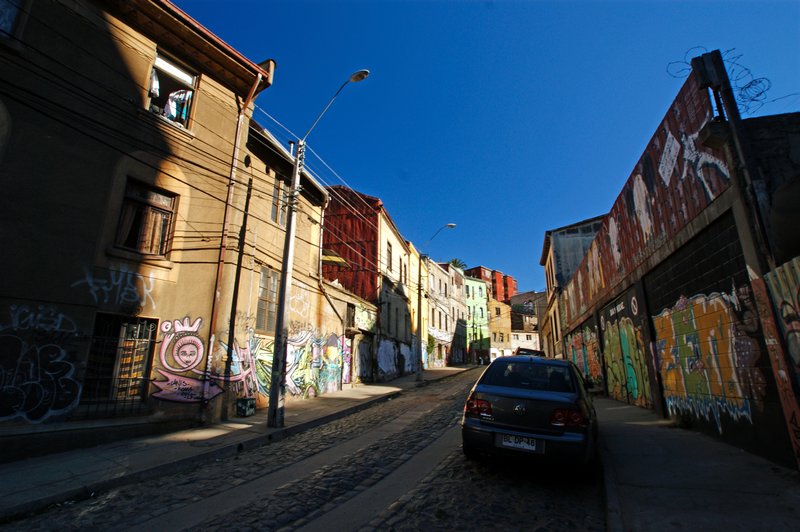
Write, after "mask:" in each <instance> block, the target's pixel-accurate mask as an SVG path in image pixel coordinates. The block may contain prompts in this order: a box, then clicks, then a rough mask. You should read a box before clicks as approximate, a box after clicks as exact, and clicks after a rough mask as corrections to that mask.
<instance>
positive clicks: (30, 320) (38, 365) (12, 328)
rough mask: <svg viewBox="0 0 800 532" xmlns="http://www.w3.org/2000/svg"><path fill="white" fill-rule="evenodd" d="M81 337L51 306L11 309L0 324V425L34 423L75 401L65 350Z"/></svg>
mask: <svg viewBox="0 0 800 532" xmlns="http://www.w3.org/2000/svg"><path fill="white" fill-rule="evenodd" d="M79 336H81V334H80V332H79V331H78V328H77V327H76V325H75V322H74V321H73V320H72V319H71V318H70V317H69V316H67V315H65V314H63V313H62V312H60V311H59V310H58V309H57V308H56V307H54V306H45V305H40V306H37V307H29V306H27V305H11V306H10V307H9V311H8V321H4V322H0V420H11V419H23V420H25V421H29V422H33V423H38V422H41V421H44V420H46V419H48V418H50V417H52V416H56V415H59V414H64V413H66V412H69V411H70V410H71V409H73V408H74V407H75V406H77V404H78V402H79V400H80V393H81V385H80V383H79V382H78V381H77V380H76V379H75V366H74V360H72V357H70V355H69V351H68V350H69V349H70V347H71V346H72V345H74V344H75V342H76V340H77V338H78V337H79Z"/></svg>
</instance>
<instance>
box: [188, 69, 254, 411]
mask: <svg viewBox="0 0 800 532" xmlns="http://www.w3.org/2000/svg"><path fill="white" fill-rule="evenodd" d="M261 80H262V75H261V73H260V72H259V73H258V76H257V77H256V82H255V83H254V84H253V87H252V88H251V89H250V93H249V94H248V95H247V98H246V99H245V100H244V102H243V103H242V107H241V108H240V110H239V117H238V118H237V120H236V136H235V139H234V145H233V158H232V161H231V174H230V177H229V179H228V197H227V198H226V200H225V211H224V213H223V216H222V238H221V240H220V245H219V260H218V261H217V277H216V279H215V281H214V297H213V299H212V300H211V318H210V320H209V326H208V327H209V328H208V332H209V337H208V351H207V352H206V369H205V372H204V373H203V397H202V401H201V402H200V421H201V422H205V421H206V418H207V414H208V412H207V409H206V406H207V405H208V389H209V386H210V384H211V357H212V356H213V354H214V342H215V341H216V334H215V332H214V331H216V329H217V319H218V318H217V316H218V314H219V300H220V286H221V285H222V271H223V268H224V265H225V254H226V253H227V251H228V225H229V223H230V216H231V210H232V208H233V189H234V187H235V186H236V170H237V168H238V162H239V152H240V150H241V143H242V126H243V125H244V118H245V113H246V112H247V108H248V107H250V104H251V103H252V102H253V100H254V99H255V94H256V89H258V86H259V85H261ZM240 245H241V244H240ZM232 297H234V298H235V297H236V294H233V295H232ZM231 347H232V346H230V345H229V346H228V356H229V357H230V356H231Z"/></svg>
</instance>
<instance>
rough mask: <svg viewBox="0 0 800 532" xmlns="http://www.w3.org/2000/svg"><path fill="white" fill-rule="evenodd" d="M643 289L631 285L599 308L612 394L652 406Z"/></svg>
mask: <svg viewBox="0 0 800 532" xmlns="http://www.w3.org/2000/svg"><path fill="white" fill-rule="evenodd" d="M641 301H642V296H641V293H639V292H638V290H636V289H630V290H628V291H627V292H626V293H625V294H623V295H622V296H621V297H620V298H619V299H617V300H615V301H614V302H612V303H611V304H610V305H608V306H606V307H605V308H603V309H602V310H601V311H600V331H601V335H602V345H603V363H604V365H605V369H606V389H607V391H608V393H609V395H610V396H611V397H613V398H615V399H617V400H620V401H625V402H627V403H630V404H634V405H637V406H641V407H647V408H649V407H652V406H653V393H652V382H651V376H650V373H651V371H650V369H649V367H648V366H649V360H650V358H649V356H648V352H647V347H646V346H647V345H648V334H647V332H646V321H645V320H646V316H645V309H644V306H643V305H642V304H641Z"/></svg>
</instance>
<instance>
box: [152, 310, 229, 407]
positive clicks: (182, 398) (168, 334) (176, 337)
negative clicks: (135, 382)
mask: <svg viewBox="0 0 800 532" xmlns="http://www.w3.org/2000/svg"><path fill="white" fill-rule="evenodd" d="M202 324H203V319H202V318H197V319H196V320H195V321H194V322H190V321H189V317H188V316H186V317H185V318H183V321H181V320H174V321H165V322H164V323H162V324H161V332H163V333H164V338H163V340H162V341H161V349H160V350H159V360H160V362H161V367H160V368H156V372H157V373H158V374H160V375H161V376H162V377H164V379H166V380H157V381H153V385H154V386H155V387H156V388H158V391H157V392H155V393H154V394H153V397H155V398H156V399H162V400H165V401H174V402H179V403H198V402H201V401H204V400H205V401H208V400H211V399H213V398H214V397H216V396H217V395H219V394H221V393H222V388H220V387H219V386H218V385H217V383H216V382H214V381H213V380H211V379H210V378H209V376H208V375H207V374H206V371H205V368H204V367H203V365H202V364H203V363H204V362H205V360H206V358H205V356H204V347H203V340H202V339H201V338H200V336H199V331H200V327H201V325H202ZM198 368H200V369H198ZM182 373H190V374H192V375H193V376H186V375H181V374H182ZM198 376H199V378H198ZM203 377H205V378H203Z"/></svg>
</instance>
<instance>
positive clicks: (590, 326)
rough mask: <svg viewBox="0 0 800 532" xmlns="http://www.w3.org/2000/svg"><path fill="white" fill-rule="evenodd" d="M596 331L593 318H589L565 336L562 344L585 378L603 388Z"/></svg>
mask: <svg viewBox="0 0 800 532" xmlns="http://www.w3.org/2000/svg"><path fill="white" fill-rule="evenodd" d="M597 332H598V331H597V323H596V321H595V319H594V318H592V319H589V320H587V321H585V322H584V323H583V324H582V325H581V326H580V327H578V328H577V329H576V330H575V331H573V332H572V333H570V334H568V335H567V336H566V338H565V341H564V345H565V346H566V350H567V354H568V357H569V359H570V360H572V362H574V363H575V365H576V366H577V367H578V369H579V370H581V372H582V373H583V376H584V377H585V378H586V380H587V381H589V382H590V383H592V384H596V385H599V386H601V387H603V388H605V378H604V377H603V367H602V360H601V357H602V354H601V352H600V342H599V340H598V334H597Z"/></svg>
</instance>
